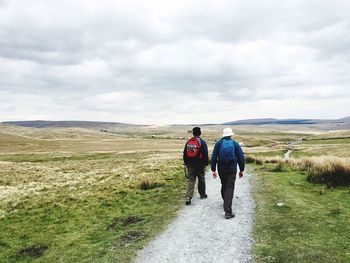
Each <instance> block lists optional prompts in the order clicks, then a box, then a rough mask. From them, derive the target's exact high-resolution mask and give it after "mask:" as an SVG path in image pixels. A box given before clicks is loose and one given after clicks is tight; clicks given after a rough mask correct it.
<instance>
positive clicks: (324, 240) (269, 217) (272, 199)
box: [250, 164, 350, 263]
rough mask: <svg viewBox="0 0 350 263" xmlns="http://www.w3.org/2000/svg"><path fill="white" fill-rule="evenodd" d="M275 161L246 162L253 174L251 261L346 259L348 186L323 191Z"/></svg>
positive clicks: (349, 209)
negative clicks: (253, 218)
mask: <svg viewBox="0 0 350 263" xmlns="http://www.w3.org/2000/svg"><path fill="white" fill-rule="evenodd" d="M277 165H278V164H264V165H262V166H256V165H250V168H251V169H252V168H253V173H254V174H258V175H257V176H255V177H254V180H253V181H254V189H255V190H254V197H255V200H256V203H257V209H256V218H255V226H254V230H253V234H254V238H255V244H254V254H255V257H256V261H257V262H325V263H326V262H327V263H329V262H350V252H349V251H350V239H349V236H350V224H349V218H350V188H337V189H326V188H325V187H324V186H323V185H318V184H311V183H308V182H307V181H306V177H307V175H306V174H304V173H301V172H299V171H295V170H293V169H291V168H289V167H288V166H287V167H285V166H284V167H283V168H282V169H279V167H276V166H277ZM277 203H283V205H282V206H278V205H277Z"/></svg>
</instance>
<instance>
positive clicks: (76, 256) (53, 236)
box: [0, 153, 185, 262]
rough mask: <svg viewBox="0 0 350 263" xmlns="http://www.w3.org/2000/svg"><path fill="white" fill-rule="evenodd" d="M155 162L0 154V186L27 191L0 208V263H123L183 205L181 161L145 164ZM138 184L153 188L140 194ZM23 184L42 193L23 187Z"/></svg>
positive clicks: (130, 157) (136, 157) (142, 157)
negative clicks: (0, 167) (35, 185)
mask: <svg viewBox="0 0 350 263" xmlns="http://www.w3.org/2000/svg"><path fill="white" fill-rule="evenodd" d="M159 157H161V156H159V155H157V154H154V153H147V154H145V153H142V154H141V153H138V154H126V155H125V154H124V155H117V154H86V155H73V156H70V157H67V158H66V157H65V158H63V157H54V156H51V155H33V156H29V157H28V156H27V157H26V156H21V155H16V156H13V155H11V156H2V160H7V161H9V160H11V162H10V163H5V164H3V165H4V171H3V172H2V173H0V179H1V180H0V181H2V182H3V183H1V185H9V186H11V187H18V189H20V190H23V189H24V190H27V191H23V193H22V195H13V196H10V198H9V199H7V201H1V202H0V211H2V214H3V215H2V217H0V232H1V235H0V262H130V261H131V260H132V259H133V258H134V257H135V254H136V252H137V250H139V249H140V248H141V247H142V246H143V245H144V244H145V243H146V242H148V241H149V240H150V239H152V238H153V237H154V236H155V235H156V234H157V233H158V232H159V231H161V230H162V229H163V227H164V226H165V225H166V224H167V223H169V222H170V221H171V219H173V218H174V216H175V215H176V211H177V210H178V209H179V208H180V207H181V206H182V198H183V194H184V189H185V178H184V175H183V173H182V167H181V161H180V160H178V159H173V158H167V159H164V160H156V161H155V163H154V162H153V161H149V160H148V158H159ZM160 159H161V158H160ZM28 162H32V163H28ZM21 165H27V166H28V168H27V169H26V168H23V169H25V171H22V170H20V166H21ZM52 167H54V170H52V169H51V168H52ZM44 168H45V169H48V170H47V171H46V170H45V171H44V172H43V173H40V169H44ZM114 168H118V169H119V170H117V171H114V170H113V169H114ZM50 169H51V170H50ZM50 172H52V173H53V174H49V173H50ZM63 175H65V176H66V177H65V178H66V179H62V180H61V179H60V176H63ZM77 175H80V176H79V180H78V179H76V180H75V181H72V182H71V183H67V178H68V179H69V178H70V177H77ZM11 178H12V180H11ZM145 179H147V180H150V181H151V182H153V184H151V186H153V187H149V188H147V190H142V189H141V187H140V185H141V184H142V182H143V181H144V180H145ZM28 181H29V182H32V183H33V182H34V183H41V184H44V185H45V187H43V188H39V189H36V188H30V187H31V185H28ZM30 191H32V192H30ZM133 218H137V220H136V221H135V222H133V220H132V219H133ZM40 249H41V250H40Z"/></svg>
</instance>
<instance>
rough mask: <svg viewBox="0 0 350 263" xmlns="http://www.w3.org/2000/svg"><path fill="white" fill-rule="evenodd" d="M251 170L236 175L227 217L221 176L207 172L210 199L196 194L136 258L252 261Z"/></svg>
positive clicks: (153, 260) (189, 260) (161, 260)
mask: <svg viewBox="0 0 350 263" xmlns="http://www.w3.org/2000/svg"><path fill="white" fill-rule="evenodd" d="M249 177H250V175H249V174H244V177H243V178H242V179H239V178H238V176H237V180H236V188H235V196H234V198H233V210H234V211H235V212H236V217H235V218H232V219H225V218H224V211H223V208H222V204H223V202H222V199H221V195H220V180H219V179H213V178H212V176H211V174H209V173H207V174H206V183H207V194H208V198H207V199H203V200H201V199H199V196H198V195H197V196H195V197H194V198H193V199H192V204H191V205H190V206H186V207H184V208H183V209H182V210H181V211H180V212H179V215H178V217H177V218H176V219H175V220H174V221H173V222H172V223H171V224H170V225H169V226H168V228H167V229H166V230H165V231H164V232H163V233H161V234H160V235H159V236H158V237H156V239H155V240H153V241H152V242H151V243H150V244H148V245H147V246H146V247H145V248H144V249H143V250H141V251H140V252H139V254H138V256H137V258H136V262H191V263H192V262H225V263H226V262H252V256H251V251H250V250H251V245H252V235H251V230H252V224H253V213H254V208H255V203H254V201H253V199H252V197H251V194H250V184H249Z"/></svg>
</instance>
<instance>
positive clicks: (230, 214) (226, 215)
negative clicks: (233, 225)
mask: <svg viewBox="0 0 350 263" xmlns="http://www.w3.org/2000/svg"><path fill="white" fill-rule="evenodd" d="M233 217H235V214H234V213H232V212H225V218H226V219H230V218H233Z"/></svg>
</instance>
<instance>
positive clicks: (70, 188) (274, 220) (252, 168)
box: [0, 122, 350, 262]
mask: <svg viewBox="0 0 350 263" xmlns="http://www.w3.org/2000/svg"><path fill="white" fill-rule="evenodd" d="M12 124H13V123H12ZM231 125H232V126H231V127H233V129H234V130H235V132H236V135H235V139H236V140H237V141H239V142H241V143H243V148H244V151H245V154H246V156H247V162H248V163H249V164H248V170H249V172H250V173H252V174H254V176H253V179H252V184H253V187H254V188H253V189H254V193H253V194H254V196H255V199H256V203H257V209H256V215H255V217H256V218H255V225H254V233H253V234H254V238H255V244H254V254H255V258H256V261H257V262H347V261H350V254H349V252H348V251H349V249H350V240H349V238H348V236H350V227H349V224H348V222H349V219H350V202H349V201H350V188H349V167H350V165H349V156H350V147H349V146H350V131H349V127H348V124H347V123H346V122H343V123H334V122H332V123H307V124H305V123H304V124H288V125H286V124H276V123H269V124H266V123H264V124H263V125H257V124H246V123H244V124H239V125H238V124H237V125H235V124H231ZM223 127H225V126H223V125H205V126H202V131H203V137H204V138H205V139H207V141H208V144H209V148H210V151H211V149H212V147H213V144H214V142H215V141H216V140H217V139H218V138H219V137H220V134H221V130H222V128H223ZM190 130H191V127H190V126H186V125H173V126H141V125H139V126H134V125H126V124H118V123H105V124H103V125H95V124H94V123H87V124H85V126H84V127H81V126H79V125H70V126H68V127H66V125H57V124H56V126H54V127H52V126H50V125H49V126H44V128H42V126H41V128H33V127H21V126H15V125H10V124H0V167H1V169H0V190H1V191H0V231H1V233H3V234H2V235H1V236H0V262H34V261H35V262H49V261H50V262H93V261H99V262H110V261H113V262H130V261H132V259H133V258H134V257H135V255H136V252H137V251H138V250H139V249H140V248H141V247H143V246H144V245H145V244H146V243H147V242H148V241H149V240H151V239H152V238H153V237H154V236H155V235H156V234H157V233H159V232H160V231H162V230H163V229H164V227H165V226H166V225H167V224H168V223H169V222H170V221H171V220H172V219H173V218H174V217H175V216H176V212H177V211H178V209H180V208H181V207H182V206H183V195H184V190H185V184H186V181H185V176H184V174H183V166H182V160H181V157H182V148H183V144H184V143H185V140H186V139H187V138H188V137H189V136H190V133H189V131H190ZM287 150H289V151H290V158H289V159H288V160H285V159H284V154H285V152H286V151H287ZM333 164H337V165H333ZM334 169H336V170H334ZM334 171H335V172H334ZM339 174H340V176H337V175H339ZM334 175H335V176H334ZM338 177H339V178H338ZM334 178H335V179H334Z"/></svg>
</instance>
